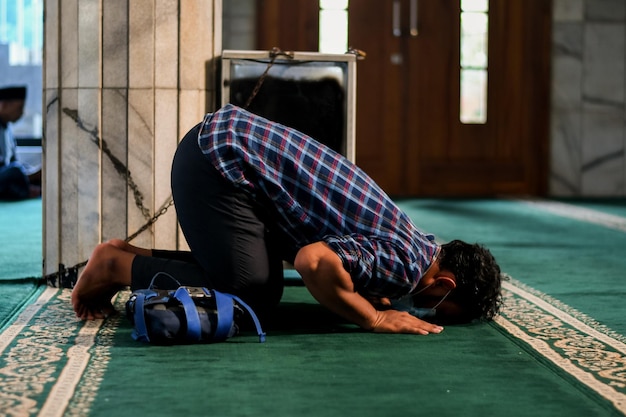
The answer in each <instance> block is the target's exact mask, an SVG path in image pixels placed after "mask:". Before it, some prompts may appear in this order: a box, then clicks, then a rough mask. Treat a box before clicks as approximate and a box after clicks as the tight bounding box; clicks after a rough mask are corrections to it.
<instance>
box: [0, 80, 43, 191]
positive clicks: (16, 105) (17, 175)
mask: <svg viewBox="0 0 626 417" xmlns="http://www.w3.org/2000/svg"><path fill="white" fill-rule="evenodd" d="M25 101H26V87H22V86H19V87H5V88H0V200H22V199H25V198H34V197H39V196H40V195H41V171H40V170H39V168H32V167H30V166H28V165H26V164H24V163H22V162H20V161H19V160H18V159H17V155H16V149H17V145H16V142H15V138H14V137H13V134H12V132H11V127H10V126H9V123H14V122H16V121H18V120H19V119H20V117H22V114H23V113H24V103H25Z"/></svg>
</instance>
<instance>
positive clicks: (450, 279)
mask: <svg viewBox="0 0 626 417" xmlns="http://www.w3.org/2000/svg"><path fill="white" fill-rule="evenodd" d="M435 286H437V287H443V288H445V289H446V290H448V291H452V290H453V289H455V288H456V281H455V280H454V276H448V275H447V274H446V275H443V274H438V275H437V276H436V277H435Z"/></svg>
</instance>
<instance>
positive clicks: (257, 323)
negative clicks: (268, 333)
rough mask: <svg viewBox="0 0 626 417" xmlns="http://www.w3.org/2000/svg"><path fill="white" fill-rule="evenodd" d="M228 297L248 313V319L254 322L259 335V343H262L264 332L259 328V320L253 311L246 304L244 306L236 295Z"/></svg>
mask: <svg viewBox="0 0 626 417" xmlns="http://www.w3.org/2000/svg"><path fill="white" fill-rule="evenodd" d="M228 296H229V297H231V298H232V299H234V300H235V301H237V302H238V303H239V304H241V305H242V306H243V307H244V308H245V309H246V310H247V311H248V314H250V317H252V321H254V325H255V326H256V332H257V334H258V335H259V343H264V342H265V332H264V331H263V328H262V327H261V322H260V321H259V318H258V317H257V316H256V314H254V310H252V307H250V306H249V305H248V304H246V303H245V302H244V301H243V300H242V299H241V298H239V297H237V296H236V295H232V294H228Z"/></svg>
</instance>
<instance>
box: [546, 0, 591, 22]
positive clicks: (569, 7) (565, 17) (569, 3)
mask: <svg viewBox="0 0 626 417" xmlns="http://www.w3.org/2000/svg"><path fill="white" fill-rule="evenodd" d="M584 6H585V4H584V0H554V2H553V9H554V13H553V19H554V21H555V22H580V21H582V20H583V15H584V10H585V7H584Z"/></svg>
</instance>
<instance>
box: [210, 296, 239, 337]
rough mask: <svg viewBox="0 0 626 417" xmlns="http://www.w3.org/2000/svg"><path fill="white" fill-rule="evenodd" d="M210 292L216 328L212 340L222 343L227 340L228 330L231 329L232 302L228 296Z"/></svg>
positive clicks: (233, 318) (232, 317)
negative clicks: (214, 311)
mask: <svg viewBox="0 0 626 417" xmlns="http://www.w3.org/2000/svg"><path fill="white" fill-rule="evenodd" d="M212 292H213V297H215V305H216V307H217V328H216V329H215V334H214V335H213V339H214V340H216V341H218V342H223V341H224V340H226V339H228V334H229V333H230V329H231V328H232V327H233V321H234V320H235V317H234V316H235V313H234V310H235V307H234V306H233V300H232V299H231V298H230V297H228V295H226V294H224V293H221V292H219V291H215V290H212Z"/></svg>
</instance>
